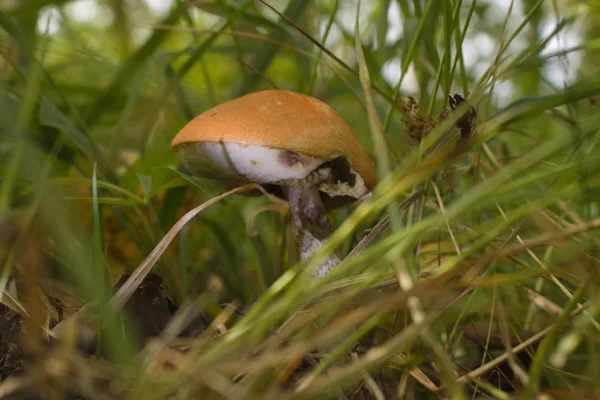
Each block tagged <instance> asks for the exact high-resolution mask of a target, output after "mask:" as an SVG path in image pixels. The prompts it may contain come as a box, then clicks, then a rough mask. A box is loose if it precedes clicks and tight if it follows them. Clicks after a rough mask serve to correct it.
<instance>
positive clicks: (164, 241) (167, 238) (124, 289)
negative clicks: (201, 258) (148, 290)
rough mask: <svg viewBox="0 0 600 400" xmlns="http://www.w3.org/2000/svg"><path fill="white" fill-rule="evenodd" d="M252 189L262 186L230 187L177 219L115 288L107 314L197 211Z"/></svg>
mask: <svg viewBox="0 0 600 400" xmlns="http://www.w3.org/2000/svg"><path fill="white" fill-rule="evenodd" d="M254 189H262V188H260V187H259V186H258V185H254V184H249V185H244V186H240V187H237V188H235V189H232V190H230V191H228V192H225V193H223V194H221V195H219V196H216V197H213V198H212V199H210V200H208V201H207V202H205V203H203V204H201V205H199V206H198V207H196V208H194V209H193V210H191V211H188V212H187V213H186V214H185V215H184V216H183V217H181V219H179V221H177V223H176V224H175V225H173V227H172V228H171V229H170V230H169V232H167V234H166V235H165V236H164V237H163V238H162V240H161V241H160V242H159V243H158V244H157V245H156V247H155V248H154V249H153V250H152V252H151V253H150V254H149V255H148V257H146V259H145V260H144V261H143V262H142V263H141V264H140V265H139V266H138V267H137V268H136V269H135V271H134V272H133V273H132V274H131V275H130V276H129V278H128V279H127V281H125V283H123V286H121V287H120V288H119V290H117V292H116V293H115V294H114V295H113V297H112V298H111V299H110V300H109V302H108V310H109V314H108V315H109V316H110V315H115V314H116V313H118V312H119V311H120V310H121V309H122V308H123V306H124V305H125V303H126V302H127V300H129V298H130V297H131V295H132V294H133V292H135V291H136V289H137V288H138V287H139V285H140V284H141V283H142V281H143V280H144V278H145V277H146V276H147V275H148V273H149V272H150V270H152V267H153V266H154V264H156V262H157V261H158V259H159V258H160V256H161V255H162V254H163V253H164V252H165V250H166V249H167V247H168V246H169V244H171V242H172V241H173V239H174V238H175V236H177V234H178V233H179V232H180V231H181V229H183V227H184V226H185V225H186V224H187V223H188V222H190V221H191V220H192V219H193V218H194V217H196V216H197V215H198V214H199V213H201V212H202V211H203V210H205V209H206V208H207V207H210V206H212V205H213V204H215V203H218V202H219V201H221V200H223V199H224V198H225V197H227V196H231V195H232V194H235V193H242V192H247V191H250V190H254Z"/></svg>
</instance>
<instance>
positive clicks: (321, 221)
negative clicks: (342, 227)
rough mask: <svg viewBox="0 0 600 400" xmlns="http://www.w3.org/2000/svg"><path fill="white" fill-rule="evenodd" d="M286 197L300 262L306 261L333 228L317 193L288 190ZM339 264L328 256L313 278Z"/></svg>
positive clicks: (333, 255) (316, 191)
mask: <svg viewBox="0 0 600 400" xmlns="http://www.w3.org/2000/svg"><path fill="white" fill-rule="evenodd" d="M287 198H288V201H289V203H290V222H291V226H292V229H293V233H294V240H295V241H296V243H295V244H296V249H297V250H298V254H299V256H300V259H302V260H305V259H307V258H310V257H311V256H312V255H313V254H314V253H315V252H316V251H317V250H319V248H321V246H322V245H323V242H324V241H325V239H327V237H329V235H330V234H331V232H332V230H333V229H332V227H331V223H330V222H329V218H327V211H326V210H325V206H324V205H323V202H322V201H321V195H320V193H319V191H318V190H315V189H302V188H297V187H290V188H289V189H288V190H287ZM339 263H340V258H339V257H338V256H337V254H335V253H334V254H330V255H329V256H328V257H327V259H326V260H325V261H324V262H323V264H321V266H320V267H319V269H318V270H317V271H316V272H315V277H321V276H325V275H326V274H327V273H328V272H329V271H331V270H332V269H333V268H334V267H335V266H337V265H338V264H339Z"/></svg>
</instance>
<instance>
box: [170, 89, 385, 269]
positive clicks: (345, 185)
mask: <svg viewBox="0 0 600 400" xmlns="http://www.w3.org/2000/svg"><path fill="white" fill-rule="evenodd" d="M171 146H172V147H173V149H174V151H175V153H176V154H177V156H178V157H179V159H180V160H181V162H182V163H183V164H184V166H185V167H186V168H187V169H188V170H189V171H190V172H191V173H193V174H195V175H198V176H203V177H207V178H214V179H220V180H222V181H224V182H225V183H226V184H228V185H237V184H243V183H248V182H253V183H258V184H261V185H263V186H264V187H265V188H266V189H267V190H269V191H271V192H273V193H274V194H277V195H279V196H281V197H284V198H286V199H287V200H288V202H289V203H290V222H291V225H292V228H293V234H294V238H295V242H296V247H297V249H298V253H299V255H300V257H301V258H302V259H306V258H308V257H310V256H311V255H312V254H313V253H314V252H315V251H316V250H317V249H318V248H319V247H320V246H321V245H322V243H323V241H325V239H326V238H327V237H328V236H329V234H330V233H331V231H332V227H331V224H330V222H329V219H328V217H327V211H328V210H330V209H332V208H335V207H339V206H341V205H344V204H347V203H349V202H351V201H353V200H355V199H357V198H360V197H362V196H364V195H365V194H367V193H368V192H370V190H371V189H372V188H373V187H374V186H375V184H376V178H375V173H374V168H373V165H372V161H371V158H370V157H369V155H368V153H367V151H366V150H365V148H364V146H363V145H362V143H361V142H360V140H359V139H358V137H357V136H356V134H355V133H354V131H353V130H352V129H351V128H350V126H348V124H347V123H346V122H345V121H344V120H343V119H342V118H341V117H340V116H339V115H338V114H337V113H336V112H335V111H334V110H333V109H332V108H331V107H329V106H328V105H327V104H325V103H323V102H322V101H320V100H318V99H316V98H313V97H310V96H306V95H302V94H299V93H294V92H288V91H282V90H269V91H263V92H256V93H252V94H249V95H246V96H243V97H240V98H237V99H234V100H231V101H228V102H226V103H223V104H221V105H219V106H216V107H214V108H212V109H210V110H208V111H205V112H204V113H202V114H200V115H199V116H198V117H196V118H195V119H194V120H192V121H191V122H190V123H189V124H188V125H186V126H185V127H184V128H183V129H182V130H181V131H180V132H179V133H178V134H177V136H176V137H175V138H174V139H173V142H172V143H171ZM338 263H339V259H338V257H337V256H336V255H335V254H333V255H331V256H330V257H329V258H328V259H327V260H326V261H325V262H324V263H323V265H322V266H321V267H320V268H319V270H318V271H317V272H316V275H318V276H321V275H324V274H326V273H327V272H329V271H330V270H331V269H332V268H333V267H334V266H335V265H337V264H338Z"/></svg>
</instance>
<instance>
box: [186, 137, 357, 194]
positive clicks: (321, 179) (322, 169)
mask: <svg viewBox="0 0 600 400" xmlns="http://www.w3.org/2000/svg"><path fill="white" fill-rule="evenodd" d="M175 151H176V152H177V156H178V157H179V159H180V160H181V161H182V163H183V165H185V166H186V168H187V169H189V170H190V172H191V173H193V174H195V175H198V176H205V177H209V178H215V179H221V180H224V181H226V182H228V183H230V184H237V183H245V182H255V183H260V184H263V185H264V186H265V187H267V188H269V189H271V190H273V191H274V192H276V191H277V189H276V187H278V186H286V187H299V188H314V189H317V190H319V191H320V192H323V193H324V194H325V195H326V196H325V197H329V198H335V197H340V199H338V200H341V201H342V203H346V202H347V199H346V201H343V199H342V198H344V197H350V198H360V197H362V196H364V195H365V194H366V193H367V192H368V188H367V187H366V185H365V182H364V180H363V179H362V177H361V176H360V175H359V174H358V173H357V172H356V171H355V170H354V169H352V167H351V165H350V163H349V162H348V160H347V159H346V157H344V156H343V155H339V154H332V157H331V159H329V160H323V159H319V158H315V157H311V156H308V155H305V154H301V153H298V152H295V151H292V150H284V149H273V148H269V147H264V146H257V145H248V144H239V143H213V142H208V143H186V144H182V145H179V146H177V147H176V149H175ZM276 194H278V193H276ZM325 200H326V202H327V201H328V200H327V199H325ZM328 205H329V204H328Z"/></svg>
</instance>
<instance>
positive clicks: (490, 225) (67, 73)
mask: <svg viewBox="0 0 600 400" xmlns="http://www.w3.org/2000/svg"><path fill="white" fill-rule="evenodd" d="M72 3H76V1H75V0H72V1H56V0H46V1H35V2H33V1H32V2H22V3H15V4H13V5H11V6H10V7H8V8H7V9H3V10H2V11H0V32H1V34H2V37H3V40H2V44H1V45H0V50H1V53H0V55H1V58H0V59H1V60H2V62H1V63H0V77H1V80H0V88H1V91H0V128H1V131H2V132H3V134H2V135H1V136H0V178H1V181H0V262H1V263H2V264H1V265H2V273H1V275H0V290H1V293H2V296H1V299H2V304H3V306H2V307H4V308H3V309H2V310H3V312H4V313H5V315H8V314H7V313H16V314H18V315H20V316H21V317H22V318H23V320H24V321H25V322H26V323H27V324H28V325H27V326H29V327H31V329H29V330H28V331H27V332H26V333H23V337H24V338H25V339H26V340H25V341H24V342H23V343H28V344H24V345H23V352H24V353H27V354H28V355H30V356H31V357H34V358H35V359H36V360H38V361H39V362H37V363H35V364H33V365H31V366H30V367H29V368H28V369H27V372H26V373H25V374H24V375H15V376H10V377H9V375H11V374H9V373H8V372H7V371H9V370H11V368H12V366H11V365H8V360H9V358H8V357H5V358H2V356H0V372H2V373H0V379H3V380H2V381H0V393H9V392H15V391H18V390H25V388H31V387H36V388H38V389H41V390H44V393H48V396H51V397H52V398H64V394H65V393H71V394H72V393H73V392H76V393H80V394H81V395H83V396H84V397H86V398H148V399H153V398H156V399H159V398H166V397H167V396H169V395H176V396H177V398H197V397H199V396H202V398H223V397H225V398H236V399H237V398H244V399H245V398H248V399H253V398H261V399H264V398H266V399H270V398H276V397H277V398H348V399H353V398H375V399H381V398H394V396H396V397H400V398H438V397H445V398H448V397H449V398H457V399H461V398H464V399H467V398H473V397H474V396H476V395H478V396H483V397H489V398H500V399H508V398H514V397H519V396H522V397H526V398H529V397H536V396H541V395H542V394H546V395H548V396H551V397H556V398H561V397H565V396H579V397H581V398H584V397H596V396H598V390H599V388H598V385H597V384H596V382H597V381H598V378H599V377H600V368H599V367H598V363H597V359H598V357H597V353H598V345H597V341H596V340H595V336H596V335H597V331H598V329H600V325H598V321H597V319H598V310H599V309H600V307H599V300H600V299H599V298H598V295H597V293H598V282H600V280H599V277H598V272H597V264H598V250H599V240H598V238H599V236H598V233H597V232H598V228H599V227H600V215H599V208H598V193H599V191H598V190H599V188H598V186H599V185H600V175H599V174H600V168H599V166H600V160H599V159H598V156H597V155H596V151H597V147H598V137H599V130H598V126H600V117H599V115H600V114H599V113H598V104H597V97H598V95H599V94H600V75H598V73H597V72H596V71H595V69H594V68H591V67H590V66H593V65H595V64H594V60H595V58H596V57H597V54H598V53H597V51H598V50H597V38H596V37H594V30H593V29H592V27H593V26H594V24H595V21H596V20H597V19H598V13H597V7H596V6H595V4H594V3H593V2H585V1H582V2H579V3H578V5H577V6H574V5H573V6H570V5H568V4H563V3H561V2H556V1H551V0H546V1H544V0H538V1H525V0H523V1H515V2H511V3H510V4H509V6H508V8H504V9H501V8H499V6H498V5H497V4H496V3H494V2H488V1H483V0H478V1H464V0H448V1H430V0H424V1H414V2H409V1H403V0H379V1H369V2H367V1H362V2H360V3H359V2H355V1H352V2H346V1H344V2H341V1H324V0H312V1H303V2H300V1H290V2H288V3H285V2H273V1H266V0H265V1H262V0H260V1H259V0H256V1H253V0H249V1H239V2H234V1H214V2H201V3H194V2H188V1H179V2H174V3H173V4H172V6H171V7H170V9H168V10H167V12H166V13H163V14H157V13H156V12H155V11H153V10H152V9H150V8H148V7H146V6H143V5H142V4H145V3H141V2H140V3H139V4H136V5H137V6H136V7H134V6H132V5H131V4H130V3H127V2H124V1H114V2H96V3H98V4H101V5H102V7H100V8H98V9H96V15H94V17H93V18H92V19H90V20H78V19H77V18H75V16H74V14H73V11H72V9H71V8H69V7H70V5H72ZM284 3H285V4H284ZM48 7H52V9H54V10H56V11H58V15H59V16H60V19H58V20H56V21H54V22H57V23H58V26H59V29H58V31H56V32H54V31H53V29H54V28H53V26H54V25H53V22H52V21H50V22H48V21H46V22H47V23H46V24H45V25H44V24H38V25H36V21H38V20H44V18H40V16H43V15H47V12H48V10H49V8H48ZM396 12H397V13H398V14H397V15H398V18H396V19H397V20H396V19H393V18H388V17H387V14H388V13H390V14H394V13H396ZM107 15H111V16H112V17H111V18H112V23H111V24H106V23H102V19H103V18H107ZM114 28H118V29H114ZM573 35H576V36H573ZM573 37H576V40H575V39H573V40H575V42H573V40H572V39H570V38H573ZM390 65H391V66H394V67H397V68H396V69H395V70H394V71H393V74H390V73H389V71H390V70H391V69H390V67H389V66H390ZM392 69H394V68H392ZM384 71H386V72H385V73H384ZM590 71H591V72H590ZM390 75H394V76H396V78H397V79H394V78H393V77H392V78H391V77H390ZM272 87H276V88H280V89H288V90H295V91H299V92H303V93H308V94H312V95H314V96H317V97H319V98H321V99H323V100H325V101H327V102H328V103H329V104H331V105H332V107H334V108H335V109H336V110H337V111H338V112H339V113H340V114H341V115H342V116H343V117H344V118H345V119H346V120H347V121H348V122H349V123H350V124H351V126H353V128H354V129H355V130H356V132H357V134H358V135H359V136H360V138H361V139H362V141H363V142H364V143H365V145H366V146H367V147H368V148H369V150H370V151H372V152H373V154H375V157H374V159H375V162H376V165H377V172H378V176H379V179H380V183H379V184H378V186H377V187H376V188H375V189H374V190H373V193H372V196H371V197H369V198H368V199H365V200H363V201H361V202H357V203H356V204H353V205H351V206H349V207H347V208H345V209H343V210H340V211H338V212H336V213H334V215H332V216H331V217H332V221H333V222H334V225H335V226H336V230H335V232H334V233H333V235H332V236H331V237H330V238H329V239H328V240H327V242H326V243H325V245H324V246H323V248H322V249H321V250H320V251H319V252H317V254H315V256H314V257H313V258H312V259H310V260H305V261H302V262H298V261H297V260H296V257H295V255H294V254H293V252H291V251H289V249H290V244H289V243H288V235H286V229H287V225H286V222H285V221H286V220H285V207H286V205H285V203H282V202H281V201H280V200H278V199H275V198H272V197H270V196H268V195H263V196H258V197H242V196H237V195H235V193H234V192H226V190H225V189H224V188H223V187H222V186H221V185H220V184H219V183H218V182H214V181H209V180H204V179H200V178H197V177H193V176H190V175H188V174H186V173H185V172H184V171H183V170H181V169H180V168H178V161H177V160H176V158H175V157H174V155H173V154H172V152H171V150H170V148H169V142H170V140H171V138H172V137H173V136H174V134H175V133H176V132H177V131H178V129H180V128H181V127H182V126H183V125H184V124H185V123H186V122H187V121H188V120H189V119H190V118H192V117H193V116H194V115H196V114H198V113H200V112H202V111H204V110H205V109H207V108H209V107H211V106H213V105H215V104H218V103H220V102H222V101H226V100H228V99H231V98H233V97H237V96H240V95H243V94H245V93H248V92H252V91H256V90H260V89H267V88H272ZM455 94H460V95H462V96H463V97H464V98H465V99H466V100H465V102H464V103H460V104H458V105H457V106H456V108H455V109H454V110H451V112H449V111H446V112H445V113H443V111H444V110H447V109H448V108H449V104H448V98H449V96H453V97H452V98H453V99H456V97H454V95H455ZM409 95H410V96H412V97H413V98H414V99H415V101H414V103H412V102H411V100H410V99H409V97H408V96H409ZM415 107H416V108H415ZM473 111H475V112H476V115H477V118H476V119H475V120H472V121H470V122H469V123H468V124H467V125H465V121H466V120H467V117H468V115H469V113H472V112H473ZM442 113H443V115H442V116H440V115H441V114H442ZM415 134H416V136H415ZM415 137H417V140H415ZM252 188H254V187H252ZM248 189H249V188H248ZM239 190H244V188H242V189H238V191H239ZM335 250H338V251H340V250H341V251H343V252H344V255H347V257H346V258H345V259H344V261H343V263H342V264H341V265H340V266H339V267H338V268H337V269H336V270H335V271H334V272H333V273H331V274H329V275H328V276H326V277H325V278H323V279H319V280H316V281H315V280H312V279H311V278H310V271H312V270H313V269H315V268H317V267H318V265H319V260H322V259H324V258H325V257H327V255H328V254H330V253H331V252H333V251H335ZM150 271H152V272H156V273H158V274H159V275H160V276H161V277H162V287H163V288H164V290H165V292H166V294H167V295H168V297H169V299H170V300H171V301H172V302H173V303H174V304H176V305H177V306H178V309H177V310H175V308H173V307H171V308H169V310H168V312H167V311H166V308H165V307H166V305H165V304H166V303H164V302H160V301H159V302H158V303H154V302H153V301H149V300H148V299H146V300H144V299H145V298H144V297H138V296H142V293H149V292H147V291H146V289H147V290H151V288H152V287H153V286H152V285H150V284H148V283H147V281H144V278H145V277H146V276H147V274H148V273H149V272H150ZM125 273H128V274H131V275H130V276H129V279H128V280H127V281H126V282H125V283H124V284H123V285H122V286H120V287H119V288H118V289H115V288H113V286H114V285H115V283H116V282H117V281H118V280H119V278H120V277H121V276H122V275H123V274H125ZM13 282H16V283H17V285H16V288H17V289H16V290H15V288H14V285H13ZM144 282H146V283H144ZM140 285H142V288H144V290H143V291H142V290H137V291H136V289H137V288H138V287H139V286H140ZM148 288H150V289H148ZM38 289H41V290H38ZM153 293H154V292H153ZM158 293H159V294H156V293H155V296H158V297H152V299H154V300H156V299H159V300H160V299H162V300H161V301H163V300H164V298H163V297H161V296H162V295H161V294H160V293H162V292H161V291H160V290H159V292H158ZM130 298H133V299H136V300H132V301H134V302H138V301H140V302H141V303H140V304H142V309H141V311H140V312H139V315H131V313H129V314H121V313H118V311H119V310H120V309H121V308H123V307H125V308H126V310H131V309H128V308H127V307H128V306H126V305H125V304H126V301H127V300H128V299H130ZM137 299H142V300H137ZM85 304H88V306H86V309H84V310H87V311H80V312H77V311H78V310H80V308H81V307H82V306H83V305H85ZM128 304H131V301H130V303H128ZM136 304H137V303H136ZM156 304H158V305H156ZM146 306H147V310H146V309H145V308H144V307H146ZM159 306H160V307H163V308H160V309H159V308H157V307H159ZM90 309H91V310H92V312H91V313H90V312H89V310H90ZM163 312H166V313H167V316H168V318H167V319H166V320H164V321H163V319H161V318H162V317H161V316H162V315H163V314H161V313H163ZM117 314H118V318H115V317H117ZM198 314H201V315H202V316H203V318H204V321H206V322H205V325H206V326H205V329H203V330H202V333H201V334H196V335H193V337H192V338H190V337H188V338H187V339H186V338H182V337H180V335H179V334H180V333H181V332H183V331H185V329H186V327H187V326H194V316H197V315H198ZM172 315H174V317H172ZM171 317H172V318H171ZM2 321H9V319H8V318H5V319H2ZM140 321H142V322H144V321H163V322H164V323H163V325H166V329H161V333H160V334H159V335H158V336H155V335H146V334H144V332H142V334H141V336H140V331H139V329H138V328H139V327H138V328H136V323H139V322H140ZM58 322H61V324H62V326H63V328H62V330H61V338H62V340H61V341H60V342H57V343H54V344H53V345H52V346H50V347H48V346H46V345H43V346H40V345H39V344H40V343H44V341H42V340H41V338H42V337H46V336H44V335H47V332H48V331H51V330H54V331H56V329H54V328H55V325H56V324H57V323H58ZM157 323H158V322H157ZM78 326H79V328H77V327H78ZM86 326H88V327H90V329H92V330H98V332H100V333H99V336H98V337H99V339H98V340H96V341H95V342H94V343H95V347H96V350H95V353H96V357H90V356H89V355H85V354H83V353H82V352H80V351H78V350H77V343H78V340H79V341H81V337H82V336H81V335H82V334H81V333H77V332H81V331H77V329H86V328H85V327H86ZM203 326H204V325H203ZM65 327H66V328H65ZM82 327H83V328H82ZM161 328H165V326H161ZM136 329H138V330H136ZM0 331H1V332H0V339H2V340H3V341H6V340H8V339H7V338H8V337H9V336H8V335H7V334H6V332H8V331H9V328H8V325H2V326H0ZM45 332H46V333H45ZM136 334H137V336H136ZM147 336H153V337H152V338H151V339H148V337H147ZM184 336H185V335H184ZM77 338H79V339H77ZM146 339H147V340H146ZM36 343H37V345H36ZM1 345H4V343H3V342H2V341H0V346H1ZM79 345H81V343H79ZM49 382H50V383H49ZM58 382H64V383H63V384H59V383H58ZM18 393H21V394H22V393H23V392H18Z"/></svg>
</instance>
